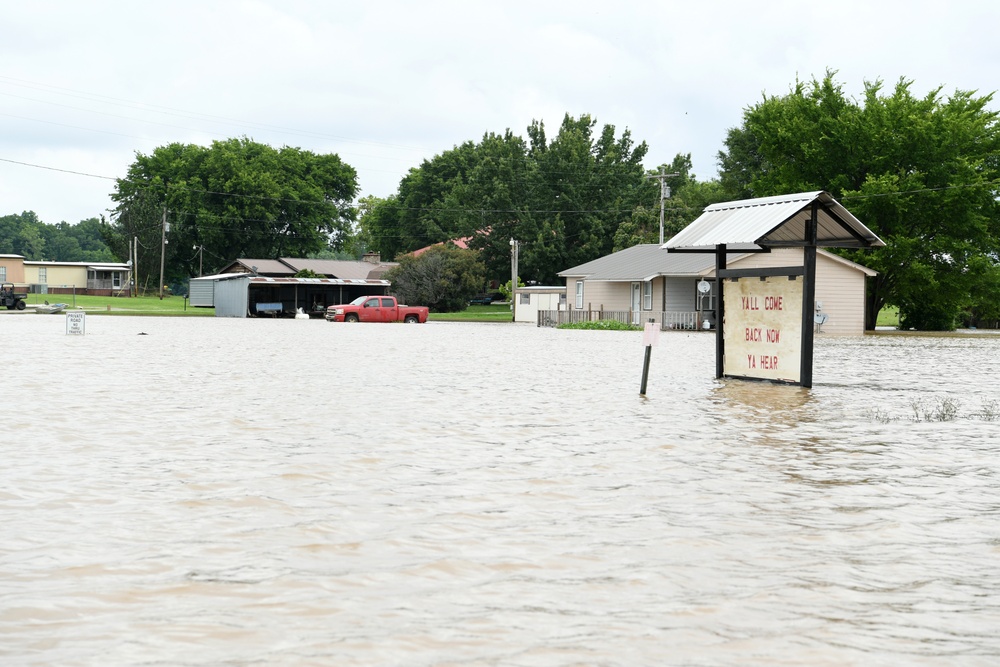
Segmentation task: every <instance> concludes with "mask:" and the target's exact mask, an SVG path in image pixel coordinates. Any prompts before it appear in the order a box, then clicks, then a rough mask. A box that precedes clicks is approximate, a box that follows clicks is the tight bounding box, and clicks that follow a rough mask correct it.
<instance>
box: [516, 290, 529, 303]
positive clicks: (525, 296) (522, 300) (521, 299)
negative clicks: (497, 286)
mask: <svg viewBox="0 0 1000 667" xmlns="http://www.w3.org/2000/svg"><path fill="white" fill-rule="evenodd" d="M517 302H518V303H519V304H520V305H522V306H528V305H531V295H530V294H525V293H524V292H521V293H520V294H519V295H518V300H517Z"/></svg>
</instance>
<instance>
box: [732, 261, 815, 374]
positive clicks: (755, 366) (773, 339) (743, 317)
mask: <svg viewBox="0 0 1000 667" xmlns="http://www.w3.org/2000/svg"><path fill="white" fill-rule="evenodd" d="M802 283H803V281H802V279H801V278H799V279H792V278H789V277H788V276H769V277H765V278H759V277H752V278H739V279H738V280H736V281H727V282H726V284H725V290H724V312H725V321H724V324H723V336H724V338H725V360H724V375H726V376H730V377H742V378H754V379H759V380H774V381H777V382H791V383H794V384H798V383H799V382H800V375H801V354H802Z"/></svg>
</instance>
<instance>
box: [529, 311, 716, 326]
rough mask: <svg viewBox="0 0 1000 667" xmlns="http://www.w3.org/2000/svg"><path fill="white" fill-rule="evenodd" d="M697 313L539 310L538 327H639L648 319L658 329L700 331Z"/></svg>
mask: <svg viewBox="0 0 1000 667" xmlns="http://www.w3.org/2000/svg"><path fill="white" fill-rule="evenodd" d="M698 316H699V313H698V312H697V311H651V310H539V311H538V326H540V327H557V326H559V325H560V324H571V323H575V322H598V321H601V320H616V321H618V322H622V323H625V324H635V325H637V326H641V325H643V324H645V323H646V322H647V321H649V320H650V319H655V320H656V321H657V322H658V323H659V324H660V329H662V330H663V331H667V330H670V329H687V330H693V329H700V328H702V327H701V325H700V324H699V317H698Z"/></svg>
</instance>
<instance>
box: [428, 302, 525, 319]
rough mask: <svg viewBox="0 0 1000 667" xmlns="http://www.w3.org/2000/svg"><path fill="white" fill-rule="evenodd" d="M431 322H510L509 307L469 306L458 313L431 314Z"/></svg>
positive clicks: (499, 305) (505, 305)
mask: <svg viewBox="0 0 1000 667" xmlns="http://www.w3.org/2000/svg"><path fill="white" fill-rule="evenodd" d="M430 320H431V321H432V322H510V321H511V314H510V306H509V305H508V304H506V303H504V304H490V305H488V306H469V307H468V308H466V309H465V310H463V311H462V312H459V313H431V314H430Z"/></svg>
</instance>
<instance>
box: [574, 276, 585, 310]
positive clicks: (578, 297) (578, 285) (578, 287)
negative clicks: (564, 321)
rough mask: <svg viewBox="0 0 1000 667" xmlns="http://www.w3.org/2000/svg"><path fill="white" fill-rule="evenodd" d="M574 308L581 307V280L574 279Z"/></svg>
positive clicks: (578, 308)
mask: <svg viewBox="0 0 1000 667" xmlns="http://www.w3.org/2000/svg"><path fill="white" fill-rule="evenodd" d="M576 308H577V310H580V309H581V308H583V281H582V280H577V281H576Z"/></svg>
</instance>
